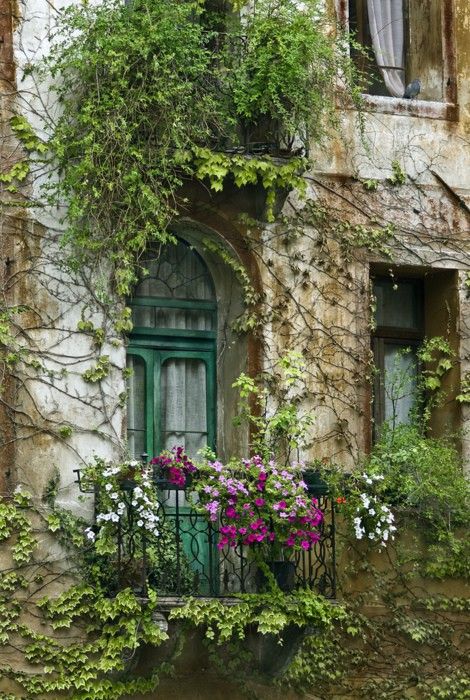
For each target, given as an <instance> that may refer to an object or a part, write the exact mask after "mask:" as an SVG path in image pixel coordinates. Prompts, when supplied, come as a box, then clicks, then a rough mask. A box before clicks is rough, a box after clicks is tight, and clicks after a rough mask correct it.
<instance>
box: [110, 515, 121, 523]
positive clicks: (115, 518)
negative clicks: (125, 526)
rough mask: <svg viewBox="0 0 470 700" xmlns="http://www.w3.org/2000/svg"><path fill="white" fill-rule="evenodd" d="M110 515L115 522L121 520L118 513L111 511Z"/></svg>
mask: <svg viewBox="0 0 470 700" xmlns="http://www.w3.org/2000/svg"><path fill="white" fill-rule="evenodd" d="M109 517H110V520H112V521H113V523H117V522H119V515H118V514H117V513H110V514H109Z"/></svg>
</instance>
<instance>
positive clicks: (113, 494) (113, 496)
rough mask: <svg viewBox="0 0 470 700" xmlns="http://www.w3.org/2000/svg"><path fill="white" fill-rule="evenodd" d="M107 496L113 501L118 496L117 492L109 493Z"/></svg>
mask: <svg viewBox="0 0 470 700" xmlns="http://www.w3.org/2000/svg"><path fill="white" fill-rule="evenodd" d="M109 497H110V498H111V499H112V500H113V501H117V499H118V498H119V495H118V494H117V493H110V494H109Z"/></svg>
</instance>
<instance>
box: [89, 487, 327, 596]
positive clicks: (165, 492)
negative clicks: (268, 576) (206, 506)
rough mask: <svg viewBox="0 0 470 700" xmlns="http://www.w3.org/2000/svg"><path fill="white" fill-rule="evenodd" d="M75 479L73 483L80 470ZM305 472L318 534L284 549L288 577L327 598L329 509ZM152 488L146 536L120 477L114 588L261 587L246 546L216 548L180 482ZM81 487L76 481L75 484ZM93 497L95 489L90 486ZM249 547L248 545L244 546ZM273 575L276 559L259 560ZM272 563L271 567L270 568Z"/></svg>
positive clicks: (210, 591) (194, 591)
mask: <svg viewBox="0 0 470 700" xmlns="http://www.w3.org/2000/svg"><path fill="white" fill-rule="evenodd" d="M78 476H79V478H78V479H77V481H78V483H79V485H80V474H78ZM311 477H312V475H310V480H309V475H308V474H307V476H306V477H305V479H306V481H307V483H308V484H309V488H308V491H309V495H311V496H315V497H316V498H317V499H318V504H319V505H318V507H319V508H320V510H321V511H322V513H323V520H322V523H321V525H320V526H319V529H320V539H319V541H318V542H316V543H315V544H314V545H313V547H312V549H311V550H308V551H304V550H302V551H294V552H292V554H291V555H290V558H289V561H290V564H287V565H286V564H285V563H284V566H287V567H289V569H290V579H291V583H292V579H293V587H294V588H306V587H308V588H311V589H312V590H315V591H317V592H318V593H320V594H322V595H324V596H325V597H327V598H334V597H335V595H336V571H335V512H334V507H333V504H332V502H331V500H330V498H329V497H328V493H327V492H326V488H325V486H324V484H322V483H321V482H320V481H318V480H316V479H315V478H311ZM155 485H156V488H157V489H158V504H159V505H158V516H159V518H160V520H159V531H160V534H159V536H158V537H156V538H154V539H152V541H150V539H147V538H145V537H143V536H141V535H138V536H136V535H134V534H131V533H133V532H134V530H135V528H133V518H134V517H135V515H134V513H133V509H132V491H133V485H132V482H129V483H127V482H123V483H122V489H123V494H122V498H123V500H124V501H125V502H126V504H127V511H126V513H125V514H124V517H123V518H122V519H121V521H120V522H119V523H118V526H117V557H116V558H115V560H114V561H113V563H112V567H113V572H112V576H111V577H110V578H112V579H113V581H114V583H113V585H112V586H111V587H113V586H114V587H115V588H116V589H119V588H122V587H125V586H131V587H132V588H134V590H136V591H137V590H138V591H139V592H141V593H142V594H143V595H145V592H146V586H147V582H148V584H150V585H151V586H152V588H154V589H155V590H157V592H158V594H159V595H160V596H162V597H166V596H168V597H181V596H185V595H194V596H204V597H223V598H226V597H230V596H233V595H236V594H238V593H253V592H258V591H260V590H262V588H263V583H264V580H263V575H262V574H260V571H259V569H258V566H257V564H256V562H255V561H254V560H253V556H252V551H253V550H251V548H250V547H248V546H243V545H240V546H237V547H236V548H227V547H224V548H222V549H219V548H218V547H217V543H218V540H219V532H218V527H217V524H215V523H211V522H209V521H208V520H207V518H206V517H205V516H204V515H202V514H201V513H200V512H198V511H197V510H196V509H195V508H194V506H193V505H191V502H190V500H189V498H188V495H187V493H186V491H185V489H184V488H180V487H178V486H176V485H174V484H171V483H169V482H168V481H166V480H165V479H164V478H163V477H161V476H159V475H158V474H156V475H155ZM81 488H82V490H83V486H82V485H81ZM95 500H96V502H97V503H99V494H98V493H95ZM250 550H251V551H250ZM267 563H268V565H269V566H270V568H271V570H273V573H274V574H275V575H276V573H277V572H276V567H279V566H280V565H279V563H276V564H274V563H273V562H269V561H268V562H267ZM273 567H274V568H273Z"/></svg>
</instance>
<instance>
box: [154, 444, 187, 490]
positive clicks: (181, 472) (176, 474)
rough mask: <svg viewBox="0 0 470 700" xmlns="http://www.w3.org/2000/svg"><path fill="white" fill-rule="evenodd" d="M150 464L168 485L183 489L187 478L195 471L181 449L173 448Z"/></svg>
mask: <svg viewBox="0 0 470 700" xmlns="http://www.w3.org/2000/svg"><path fill="white" fill-rule="evenodd" d="M150 464H153V465H155V466H156V467H159V468H160V469H161V471H162V474H163V476H164V478H165V479H167V481H169V482H170V484H175V486H179V487H180V488H184V487H185V486H186V484H187V477H188V475H189V474H192V473H194V472H195V471H196V466H195V465H194V464H193V463H192V462H191V460H190V459H189V457H188V456H187V455H186V454H185V452H184V448H183V447H173V448H172V449H171V450H168V451H165V452H162V453H161V454H159V455H158V457H154V458H153V459H151V460H150Z"/></svg>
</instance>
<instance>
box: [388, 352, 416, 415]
mask: <svg viewBox="0 0 470 700" xmlns="http://www.w3.org/2000/svg"><path fill="white" fill-rule="evenodd" d="M384 371H385V374H384V380H383V381H384V395H385V397H384V398H385V401H384V409H385V416H384V417H385V420H386V421H390V422H391V423H392V425H394V426H395V425H398V424H399V423H409V422H410V411H411V409H412V408H413V407H414V403H415V400H416V390H417V376H418V364H417V360H416V350H415V349H411V348H410V349H409V352H407V351H406V349H405V347H404V346H403V345H397V344H396V343H393V344H392V343H384Z"/></svg>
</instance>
